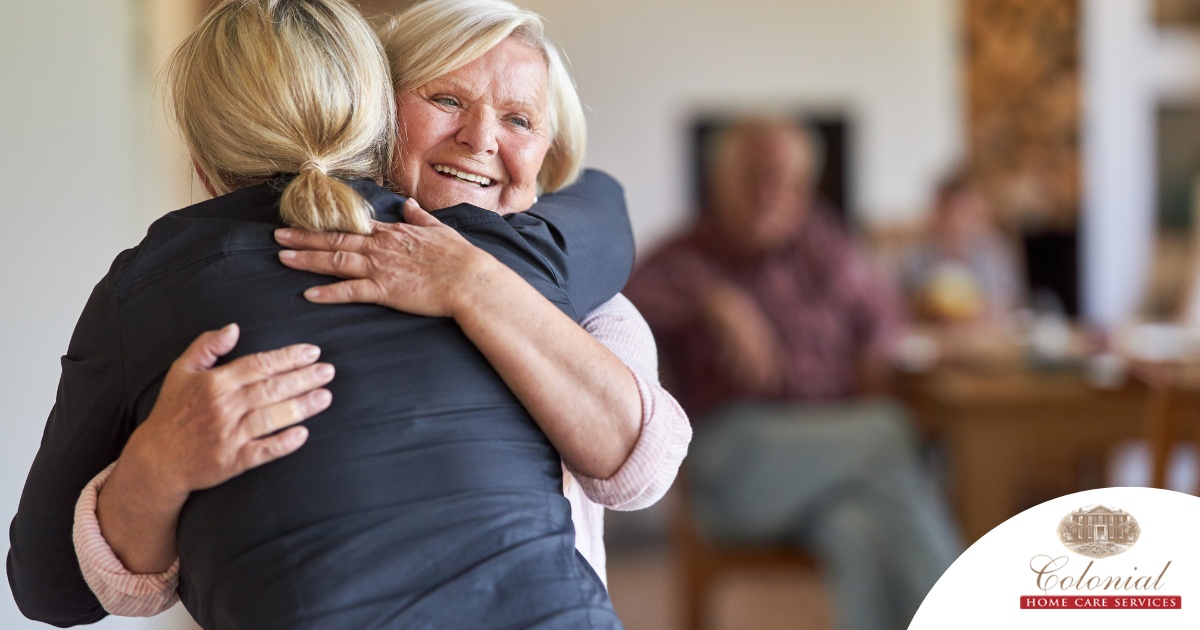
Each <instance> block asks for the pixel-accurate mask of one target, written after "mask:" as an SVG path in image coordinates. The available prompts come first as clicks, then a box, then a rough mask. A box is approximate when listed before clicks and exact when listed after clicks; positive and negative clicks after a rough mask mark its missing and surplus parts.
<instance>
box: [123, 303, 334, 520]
mask: <svg viewBox="0 0 1200 630" xmlns="http://www.w3.org/2000/svg"><path fill="white" fill-rule="evenodd" d="M239 334H240V333H239V330H238V327H237V326H236V325H234V324H230V325H229V326H226V327H225V328H222V329H221V330H215V331H209V332H206V333H204V334H202V335H200V336H199V337H197V338H196V340H195V341H193V342H192V344H191V345H190V346H188V348H187V350H185V351H184V353H183V354H182V355H181V356H180V357H179V358H178V359H177V360H176V361H175V362H174V363H173V364H172V365H171V369H170V370H169V371H168V372H167V376H166V378H165V380H164V381H163V386H162V390H161V392H160V393H159V396H158V400H157V402H155V405H154V409H153V410H152V411H151V412H150V415H149V416H148V417H147V418H146V421H145V422H143V423H142V425H141V426H139V427H138V429H137V430H136V431H134V433H133V435H132V436H131V437H130V439H129V443H128V444H127V445H126V447H125V451H124V452H122V454H121V464H120V466H121V467H137V470H138V476H139V478H140V479H141V480H142V481H143V482H144V483H146V484H148V485H147V487H153V488H155V489H156V490H158V491H159V492H161V493H163V495H162V496H166V497H169V498H170V499H172V500H176V501H178V500H181V499H186V496H187V494H189V493H190V492H192V491H195V490H202V489H205V488H211V487H213V486H216V485H218V484H221V483H222V482H224V481H227V480H228V479H231V478H233V477H236V476H237V475H240V474H242V473H243V472H245V471H247V470H249V469H251V468H254V467H257V466H261V465H262V464H265V463H267V462H269V461H272V460H275V459H278V458H280V457H283V456H284V455H288V454H290V453H292V452H294V451H295V450H296V449H298V448H300V446H301V445H303V444H304V442H305V440H307V439H308V429H306V428H305V427H302V426H293V425H295V424H296V423H298V422H301V421H303V420H305V419H307V418H310V417H312V416H314V415H316V414H318V413H320V412H321V411H324V410H325V409H326V408H327V407H328V406H329V404H330V402H331V400H332V395H331V394H330V392H329V390H327V389H321V387H322V386H323V385H325V384H327V383H329V382H330V381H331V380H333V372H334V371H333V366H332V365H330V364H328V363H316V360H317V358H318V357H319V356H320V349H319V348H317V347H316V346H312V345H308V344H296V345H292V346H287V347H285V348H280V349H278V350H272V351H270V352H260V353H258V354H252V355H247V356H244V357H240V358H238V359H236V360H234V361H231V362H229V363H228V364H226V365H223V366H221V367H213V366H214V365H215V364H216V362H217V359H218V358H219V357H221V356H224V355H225V354H228V353H229V352H230V351H231V350H233V348H234V346H235V345H237V341H238V336H239ZM285 427H291V428H286V429H285ZM280 429H285V430H282V431H280Z"/></svg>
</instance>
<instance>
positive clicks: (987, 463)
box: [900, 366, 1148, 543]
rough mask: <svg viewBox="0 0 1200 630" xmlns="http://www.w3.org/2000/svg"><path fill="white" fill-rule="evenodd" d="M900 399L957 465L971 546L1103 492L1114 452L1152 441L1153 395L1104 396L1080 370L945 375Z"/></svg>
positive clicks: (956, 493)
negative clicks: (1060, 499) (1090, 491)
mask: <svg viewBox="0 0 1200 630" xmlns="http://www.w3.org/2000/svg"><path fill="white" fill-rule="evenodd" d="M900 389H901V391H902V396H903V397H904V398H906V399H907V400H908V402H909V403H910V404H911V405H912V406H913V408H914V409H915V410H916V413H917V416H918V419H919V421H920V422H922V423H923V424H924V425H925V428H926V429H927V430H928V431H929V432H930V433H931V434H932V436H933V437H934V438H935V439H936V440H937V441H939V442H941V443H942V444H944V446H945V449H946V452H947V454H948V458H949V462H948V463H949V478H950V481H951V499H952V501H953V504H954V506H955V509H956V511H957V514H958V518H959V523H960V525H961V527H962V530H963V534H964V536H965V538H966V541H967V542H968V543H971V542H974V541H975V540H977V539H979V537H981V536H983V535H984V534H986V533H987V532H988V531H990V530H991V529H992V528H994V527H996V526H997V525H999V524H1000V523H1002V522H1004V521H1005V520H1007V519H1008V518H1009V517H1011V516H1013V515H1015V514H1017V513H1019V512H1021V511H1022V510H1024V509H1026V508H1029V507H1032V506H1034V505H1037V504H1038V503H1041V502H1043V501H1046V500H1049V499H1052V498H1054V497H1057V496H1061V495H1064V494H1068V493H1071V492H1075V491H1078V490H1084V489H1087V487H1098V486H1102V485H1104V481H1103V465H1104V462H1105V461H1106V460H1107V455H1108V453H1109V451H1110V449H1111V447H1112V446H1113V445H1114V444H1116V443H1118V442H1120V441H1122V440H1126V439H1136V438H1141V437H1144V432H1145V430H1144V418H1145V413H1146V405H1147V401H1148V390H1147V388H1146V387H1145V386H1144V385H1141V384H1139V383H1137V382H1135V381H1130V382H1129V383H1128V384H1127V385H1125V386H1124V387H1122V388H1121V389H1119V390H1115V391H1104V390H1098V389H1094V388H1091V387H1089V386H1088V385H1087V384H1085V382H1084V380H1083V377H1082V375H1081V374H1080V373H1079V372H1078V371H1068V370H1062V371H1037V370H1035V369H1033V368H1028V367H1024V366H1013V367H1012V368H1011V369H1008V370H1005V371H1002V372H998V373H972V372H969V371H962V370H952V369H938V370H934V371H933V372H930V373H928V374H923V375H916V376H908V377H905V378H903V379H902V383H901V387H900Z"/></svg>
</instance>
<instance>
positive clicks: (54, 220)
mask: <svg viewBox="0 0 1200 630" xmlns="http://www.w3.org/2000/svg"><path fill="white" fill-rule="evenodd" d="M137 4H138V2H137V1H136V0H122V1H114V0H106V1H104V2H95V1H92V0H38V1H37V2H30V1H28V0H0V15H3V18H0V86H3V87H2V88H0V139H2V140H0V212H2V213H3V215H2V216H3V219H4V229H3V230H0V295H2V296H3V297H0V304H3V307H0V341H2V343H0V347H2V348H3V349H4V355H3V361H2V362H0V401H3V404H0V523H3V525H4V526H5V530H6V531H7V524H8V523H9V522H10V521H11V519H12V516H13V514H14V513H15V511H16V507H17V501H18V498H19V497H20V492H21V487H22V485H23V484H24V480H25V474H26V472H27V471H28V469H29V464H30V462H31V461H32V460H33V456H34V453H35V452H36V451H37V446H38V441H39V439H40V438H41V432H42V427H43V426H44V424H45V421H46V415H47V413H48V412H49V410H50V407H51V405H52V404H53V403H54V395H55V386H56V384H57V382H58V373H59V367H58V358H59V356H60V355H62V354H63V353H64V352H66V348H67V341H68V340H69V338H70V334H71V330H72V328H73V327H74V324H75V320H76V318H77V317H78V316H79V313H80V311H81V310H82V309H83V304H84V302H85V301H86V300H87V296H88V294H89V292H90V291H91V288H92V286H93V285H94V284H95V283H96V281H97V280H99V279H100V277H101V276H103V275H104V272H105V271H106V270H107V269H108V265H109V263H111V262H112V259H113V257H114V256H116V254H117V253H118V252H119V251H120V250H121V249H124V248H126V247H129V246H131V245H134V244H136V242H137V241H138V239H139V237H140V235H141V234H142V233H143V232H144V229H145V224H146V221H145V212H143V210H142V205H139V204H143V205H144V199H145V196H144V194H143V193H141V192H140V191H141V190H143V188H142V187H141V183H140V182H139V181H138V180H137V178H136V170H137V167H138V165H139V164H141V165H144V164H145V163H146V162H147V161H149V160H150V155H149V154H148V150H147V148H146V142H145V138H146V137H147V135H148V134H147V132H146V131H145V129H144V128H143V126H144V125H145V124H146V117H147V107H148V106H147V104H146V102H145V101H144V99H141V98H140V95H144V93H145V86H143V85H139V82H140V81H141V79H140V78H139V75H138V72H137V67H138V66H137V63H138V62H137V60H136V58H135V57H136V50H137V39H136V37H135V29H134V25H135V20H134V8H135V6H136V5H137ZM3 548H4V549H5V550H6V551H7V545H4V546H3ZM175 623H178V622H175ZM45 627H47V626H45V625H42V624H39V623H35V622H32V621H28V620H26V619H25V618H24V617H22V616H21V614H20V613H19V612H18V611H17V608H16V604H15V603H14V602H13V599H12V593H11V591H10V590H9V589H8V587H7V585H5V586H4V587H3V588H0V628H6V629H8V628H45ZM98 627H100V628H150V627H159V628H162V627H178V626H176V625H173V624H172V622H170V621H168V620H165V619H160V620H156V621H154V622H146V621H131V620H106V621H104V622H102V623H101V624H100V625H99V626H98Z"/></svg>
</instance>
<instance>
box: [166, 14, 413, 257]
mask: <svg viewBox="0 0 1200 630" xmlns="http://www.w3.org/2000/svg"><path fill="white" fill-rule="evenodd" d="M166 77H167V81H168V84H169V86H170V88H171V93H172V104H173V106H174V110H175V118H176V120H177V121H178V124H179V128H180V131H181V133H182V135H183V138H184V141H185V142H186V143H187V145H188V149H189V150H190V151H191V154H192V158H193V160H195V162H196V166H197V168H198V169H199V171H200V172H201V174H202V175H203V177H204V178H205V179H206V180H207V182H208V184H209V186H210V187H211V188H212V189H213V191H214V192H215V193H216V194H218V195H220V194H225V193H227V192H230V191H232V190H236V189H238V188H242V187H245V186H250V185H253V184H258V183H262V182H265V181H268V180H270V179H272V178H274V177H277V176H279V175H281V174H291V173H296V174H297V175H296V177H294V178H293V179H292V180H291V181H290V182H289V183H288V184H287V186H286V188H284V191H283V197H282V199H281V200H280V208H279V214H280V218H281V219H282V220H283V222H284V223H286V224H288V225H292V226H295V227H300V228H304V229H309V230H321V231H329V230H341V231H347V232H356V233H359V234H365V233H368V232H370V231H371V221H370V219H371V216H372V209H371V206H370V204H368V203H367V201H366V200H364V199H363V198H362V197H361V196H359V195H358V193H356V192H355V191H354V189H353V188H351V187H350V186H349V185H348V184H346V183H345V182H342V181H339V179H337V178H356V179H357V178H370V179H375V180H377V181H378V180H380V179H381V178H382V176H383V175H385V174H387V173H389V172H390V171H391V160H392V147H393V145H394V144H395V128H396V113H395V107H396V106H395V100H394V96H393V92H392V88H391V80H390V77H389V74H388V67H387V60H386V58H385V57H384V54H383V49H382V47H381V46H380V45H379V40H378V39H376V37H375V34H374V33H373V31H372V29H371V27H370V25H369V24H367V22H366V21H365V20H364V19H363V17H362V16H361V15H360V14H359V13H358V11H357V10H356V9H354V8H353V7H351V6H350V5H349V4H347V3H346V2H344V1H343V0H226V1H225V2H222V3H221V4H220V5H218V6H217V7H216V8H214V9H213V10H212V11H211V12H210V13H209V14H208V15H207V16H206V17H205V18H204V20H203V21H202V22H201V23H200V26H199V27H197V28H196V30H195V32H193V33H192V34H191V35H190V36H188V38H187V39H186V40H184V42H183V43H182V44H181V45H180V46H179V48H178V49H176V51H175V53H174V55H173V56H172V57H171V60H170V61H169V63H168V66H167V69H166Z"/></svg>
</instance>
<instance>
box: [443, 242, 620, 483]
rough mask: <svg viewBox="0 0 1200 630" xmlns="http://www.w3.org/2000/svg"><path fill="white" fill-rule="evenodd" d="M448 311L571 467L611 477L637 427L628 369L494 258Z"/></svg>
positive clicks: (485, 262)
mask: <svg viewBox="0 0 1200 630" xmlns="http://www.w3.org/2000/svg"><path fill="white" fill-rule="evenodd" d="M460 287H462V291H461V293H460V296H459V298H458V299H457V300H456V302H457V303H458V304H459V306H458V307H456V308H455V309H454V311H453V313H452V315H453V317H454V319H455V320H456V321H457V322H458V324H459V326H460V327H461V328H462V330H463V332H464V333H465V334H466V335H467V337H468V338H470V339H471V341H472V342H473V343H474V344H475V346H476V347H477V348H479V350H480V352H482V353H483V354H484V356H485V357H487V359H488V361H489V362H490V363H491V364H492V366H493V367H494V368H495V369H496V371H497V372H498V373H499V374H500V376H501V377H502V378H503V379H504V381H505V383H506V384H508V386H509V388H510V389H512V390H513V392H514V393H515V394H516V396H517V398H518V399H519V400H520V401H521V403H522V404H523V405H524V406H525V408H526V409H527V410H528V411H529V413H530V415H531V416H533V418H534V420H535V421H536V422H537V423H538V425H539V426H540V427H541V429H542V431H544V432H545V433H546V436H547V437H548V438H549V439H550V441H551V443H553V444H554V446H555V447H556V448H557V449H558V451H559V453H560V454H561V456H562V458H563V461H564V462H565V463H566V464H567V466H569V467H570V468H572V469H574V470H577V471H579V472H581V473H583V474H585V475H588V476H590V477H595V478H599V479H605V478H608V477H610V476H612V475H613V474H614V473H615V472H616V471H617V470H618V469H619V468H620V467H621V465H622V464H623V463H624V462H625V460H626V458H628V457H629V454H630V452H631V451H632V450H633V447H634V444H635V443H636V442H637V439H638V434H639V432H640V430H641V415H642V410H641V400H640V398H639V394H638V388H637V383H636V382H635V381H634V379H633V376H632V375H631V374H630V372H629V369H628V368H626V367H625V365H624V364H622V363H621V361H620V360H619V359H618V358H617V357H616V356H615V355H614V354H613V353H612V352H610V351H609V350H608V349H607V348H605V347H604V346H603V345H601V344H600V343H599V342H597V341H596V340H595V339H593V338H592V337H591V336H590V335H588V334H587V332H586V331H584V330H583V329H582V328H580V327H579V326H578V325H577V324H576V323H575V322H574V321H572V320H571V319H570V318H569V317H567V316H566V315H565V314H563V313H562V312H561V311H559V310H558V309H557V308H556V307H555V306H554V305H553V304H551V303H550V302H549V301H547V300H546V299H545V298H544V297H543V296H542V295H541V294H540V293H538V292H537V291H536V290H535V289H534V288H533V287H531V286H530V285H529V284H528V283H526V282H525V281H524V280H523V279H522V278H521V277H520V276H518V275H517V274H516V273H514V272H512V271H511V270H510V269H508V268H507V267H505V266H503V265H501V264H499V263H496V262H495V261H494V260H490V257H489V259H488V260H482V261H481V263H480V264H479V265H477V266H476V269H475V270H474V272H472V273H471V274H470V275H469V276H468V277H467V278H465V279H464V280H463V282H461V283H460Z"/></svg>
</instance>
